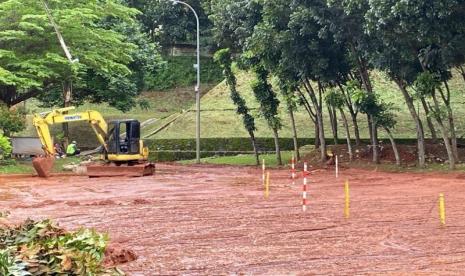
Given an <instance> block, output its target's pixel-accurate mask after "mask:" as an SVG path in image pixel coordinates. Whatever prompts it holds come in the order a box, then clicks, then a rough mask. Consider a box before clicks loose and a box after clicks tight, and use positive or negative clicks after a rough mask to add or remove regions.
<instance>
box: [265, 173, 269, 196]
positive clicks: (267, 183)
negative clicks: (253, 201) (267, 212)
mask: <svg viewBox="0 0 465 276" xmlns="http://www.w3.org/2000/svg"><path fill="white" fill-rule="evenodd" d="M269 196H270V172H266V182H265V198H266V199H268V197H269Z"/></svg>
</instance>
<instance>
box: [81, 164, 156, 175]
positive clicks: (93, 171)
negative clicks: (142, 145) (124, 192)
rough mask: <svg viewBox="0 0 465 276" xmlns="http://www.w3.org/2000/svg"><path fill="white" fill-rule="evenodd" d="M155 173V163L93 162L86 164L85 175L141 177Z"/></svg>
mask: <svg viewBox="0 0 465 276" xmlns="http://www.w3.org/2000/svg"><path fill="white" fill-rule="evenodd" d="M154 173H155V164H153V163H146V164H137V165H125V164H124V165H120V166H117V165H114V164H93V165H88V166H87V175H88V176H89V177H91V178H93V177H117V176H118V177H122V176H126V177H142V176H149V175H153V174H154Z"/></svg>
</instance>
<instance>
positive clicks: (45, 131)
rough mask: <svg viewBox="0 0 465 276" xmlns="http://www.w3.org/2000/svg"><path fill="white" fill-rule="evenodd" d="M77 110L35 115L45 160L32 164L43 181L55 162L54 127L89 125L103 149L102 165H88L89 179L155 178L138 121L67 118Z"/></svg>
mask: <svg viewBox="0 0 465 276" xmlns="http://www.w3.org/2000/svg"><path fill="white" fill-rule="evenodd" d="M73 109H74V107H67V108H61V109H57V110H53V111H50V112H45V113H40V114H35V115H34V119H33V124H34V126H35V128H36V130H37V134H38V136H39V139H40V141H41V143H42V148H43V149H44V153H45V154H44V156H39V157H36V158H34V160H33V161H32V164H33V166H34V169H35V170H36V171H37V174H38V175H39V176H40V177H48V176H50V173H51V170H52V167H53V163H54V162H53V161H54V159H55V147H54V143H53V138H52V136H51V134H50V126H51V125H54V124H62V123H72V122H80V121H81V122H82V121H84V122H88V123H89V125H90V126H91V127H92V129H93V130H94V132H95V134H96V136H97V139H98V141H99V142H100V144H101V145H102V152H101V155H100V159H101V160H102V161H103V162H100V163H96V164H92V165H88V166H87V175H88V176H89V177H111V176H146V175H152V174H153V173H154V171H155V165H154V164H152V163H149V162H148V156H149V150H148V148H147V147H146V146H144V142H143V141H142V140H141V139H140V123H139V121H137V120H114V121H110V122H109V123H107V122H106V121H105V119H104V118H103V117H102V115H101V114H100V113H99V112H97V111H93V110H89V111H85V112H79V113H75V114H68V112H69V111H71V110H73Z"/></svg>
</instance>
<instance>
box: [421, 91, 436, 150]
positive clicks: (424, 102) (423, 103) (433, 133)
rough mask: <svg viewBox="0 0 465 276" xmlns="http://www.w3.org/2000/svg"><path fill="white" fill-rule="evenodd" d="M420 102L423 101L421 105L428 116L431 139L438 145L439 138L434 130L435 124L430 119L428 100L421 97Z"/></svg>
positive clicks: (427, 121)
mask: <svg viewBox="0 0 465 276" xmlns="http://www.w3.org/2000/svg"><path fill="white" fill-rule="evenodd" d="M420 100H421V104H422V105H423V109H424V110H425V114H426V123H427V124H428V128H429V130H430V132H431V139H432V140H433V143H436V142H437V140H438V137H437V135H436V130H435V129H434V124H433V122H432V121H431V118H430V110H429V108H428V105H427V104H426V100H425V98H424V97H420Z"/></svg>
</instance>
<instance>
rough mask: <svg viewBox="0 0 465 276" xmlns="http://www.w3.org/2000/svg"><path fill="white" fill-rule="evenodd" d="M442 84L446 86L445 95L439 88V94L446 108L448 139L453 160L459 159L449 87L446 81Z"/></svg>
mask: <svg viewBox="0 0 465 276" xmlns="http://www.w3.org/2000/svg"><path fill="white" fill-rule="evenodd" d="M444 86H445V87H446V92H447V95H446V96H445V95H444V94H443V93H442V90H440V93H441V96H442V98H443V100H444V104H445V105H446V109H447V119H448V121H449V130H450V140H451V146H452V153H453V154H454V158H455V161H456V162H458V161H459V151H458V146H457V132H456V131H455V122H454V114H453V112H452V108H451V107H450V89H449V84H448V83H447V81H444Z"/></svg>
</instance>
